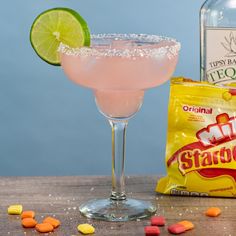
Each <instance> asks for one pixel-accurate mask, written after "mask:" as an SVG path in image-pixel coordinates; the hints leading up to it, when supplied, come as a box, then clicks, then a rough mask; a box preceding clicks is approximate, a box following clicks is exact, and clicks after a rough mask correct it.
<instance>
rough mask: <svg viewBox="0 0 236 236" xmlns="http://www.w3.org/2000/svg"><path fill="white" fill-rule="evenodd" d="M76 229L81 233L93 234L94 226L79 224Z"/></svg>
mask: <svg viewBox="0 0 236 236" xmlns="http://www.w3.org/2000/svg"><path fill="white" fill-rule="evenodd" d="M77 229H78V231H79V232H80V233H82V234H93V233H94V232H95V228H94V227H93V226H92V225H90V224H80V225H78V226H77Z"/></svg>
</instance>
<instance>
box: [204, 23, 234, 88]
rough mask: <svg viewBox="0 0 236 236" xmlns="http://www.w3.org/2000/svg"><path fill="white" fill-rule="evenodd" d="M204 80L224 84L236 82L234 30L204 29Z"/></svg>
mask: <svg viewBox="0 0 236 236" xmlns="http://www.w3.org/2000/svg"><path fill="white" fill-rule="evenodd" d="M205 34H206V35H205V36H206V78H207V80H208V81H209V82H210V83H214V84H225V83H230V82H233V81H232V80H236V28H216V27H214V28H211V27H206V28H205Z"/></svg>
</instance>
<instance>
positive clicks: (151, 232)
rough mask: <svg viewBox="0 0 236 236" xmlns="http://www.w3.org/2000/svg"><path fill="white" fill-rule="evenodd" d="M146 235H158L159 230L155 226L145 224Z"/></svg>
mask: <svg viewBox="0 0 236 236" xmlns="http://www.w3.org/2000/svg"><path fill="white" fill-rule="evenodd" d="M144 232H145V235H146V236H158V235H160V230H159V228H158V227H157V226H146V227H145V228H144Z"/></svg>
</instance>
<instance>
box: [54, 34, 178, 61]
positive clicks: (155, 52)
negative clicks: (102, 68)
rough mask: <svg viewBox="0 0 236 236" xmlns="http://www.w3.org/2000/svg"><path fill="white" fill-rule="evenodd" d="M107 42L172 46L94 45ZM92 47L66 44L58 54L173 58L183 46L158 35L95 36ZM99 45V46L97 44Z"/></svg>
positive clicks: (61, 46)
mask: <svg viewBox="0 0 236 236" xmlns="http://www.w3.org/2000/svg"><path fill="white" fill-rule="evenodd" d="M103 39H104V41H105V40H117V41H118V40H135V41H137V42H139V43H140V44H142V43H143V44H144V43H150V44H153V45H155V44H159V43H160V42H162V41H163V42H170V43H173V44H172V45H168V46H161V47H158V48H155V47H153V48H137V47H135V48H125V49H122V48H121V49H120V48H119V49H116V48H107V47H106V48H102V49H101V48H98V47H96V44H95V45H93V41H94V42H95V41H100V42H101V41H102V40H103ZM91 41H92V43H91V46H90V47H81V48H72V47H70V46H68V45H66V44H63V43H61V44H60V46H59V48H58V52H60V53H62V54H66V55H71V56H79V57H89V56H93V57H113V56H116V57H125V58H135V57H152V58H159V57H161V56H167V57H168V58H170V59H171V58H172V57H174V56H177V55H178V52H179V50H180V48H181V44H180V43H179V42H178V41H177V40H175V39H173V38H169V37H164V36H157V35H148V34H97V35H95V34H93V35H91ZM97 45H98V44H97Z"/></svg>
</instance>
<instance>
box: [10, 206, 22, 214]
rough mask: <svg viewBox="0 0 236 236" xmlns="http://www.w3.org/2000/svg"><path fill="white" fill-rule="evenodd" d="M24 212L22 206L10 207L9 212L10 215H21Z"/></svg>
mask: <svg viewBox="0 0 236 236" xmlns="http://www.w3.org/2000/svg"><path fill="white" fill-rule="evenodd" d="M22 210H23V206H22V205H11V206H9V207H8V209H7V212H8V214H9V215H20V214H21V212H22Z"/></svg>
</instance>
